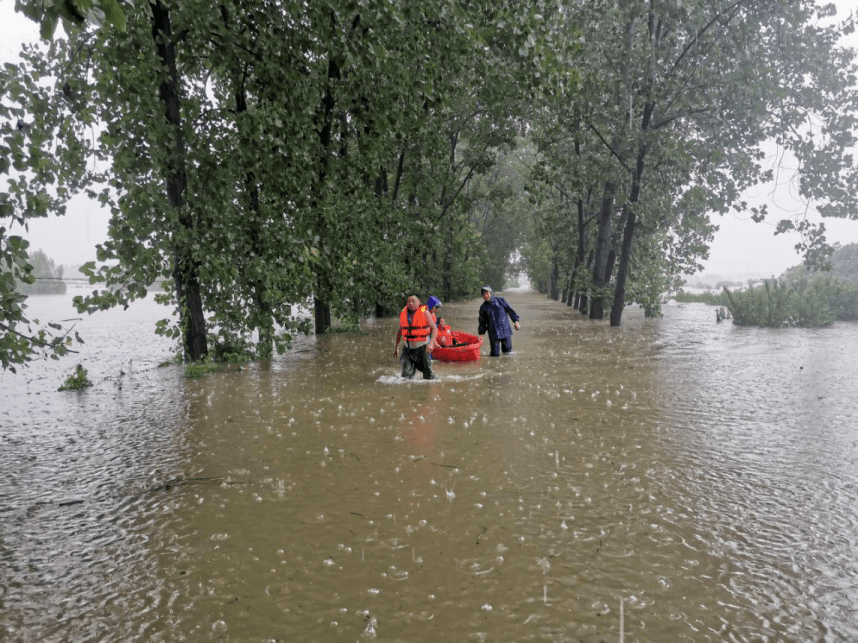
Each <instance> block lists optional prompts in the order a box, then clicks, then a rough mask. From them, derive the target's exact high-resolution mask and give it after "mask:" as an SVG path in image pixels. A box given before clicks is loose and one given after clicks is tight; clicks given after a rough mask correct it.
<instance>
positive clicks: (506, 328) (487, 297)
mask: <svg viewBox="0 0 858 643" xmlns="http://www.w3.org/2000/svg"><path fill="white" fill-rule="evenodd" d="M480 292H481V293H482V295H483V300H484V301H483V304H482V306H480V313H479V327H478V330H477V332H478V333H479V334H480V335H484V334H485V333H486V332H487V331H488V333H489V345H490V346H491V351H490V353H489V355H491V356H492V357H498V356H499V355H500V352H501V350H503V352H504V353H510V352H512V328H510V325H509V320H510V319H512V322H513V325H514V326H515V329H516V330H518V329H519V328H521V325H520V324H519V323H518V320H519V316H518V315H517V314H516V312H515V311H514V310H513V309H512V306H510V305H509V304H508V303H506V299H504V298H503V297H496V296H495V295H494V292H492V287H491V286H483V287H482V288H481V289H480Z"/></svg>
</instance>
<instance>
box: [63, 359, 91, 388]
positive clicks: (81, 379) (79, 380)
mask: <svg viewBox="0 0 858 643" xmlns="http://www.w3.org/2000/svg"><path fill="white" fill-rule="evenodd" d="M88 386H92V382H91V381H90V380H89V377H88V375H87V372H86V369H85V368H84V367H83V366H81V365H80V364H78V365H77V366H76V367H75V369H74V372H73V373H72V374H71V375H69V376H68V377H67V378H66V381H65V382H63V385H62V386H61V387H59V388H58V389H57V390H58V391H79V390H81V389H85V388H86V387H88Z"/></svg>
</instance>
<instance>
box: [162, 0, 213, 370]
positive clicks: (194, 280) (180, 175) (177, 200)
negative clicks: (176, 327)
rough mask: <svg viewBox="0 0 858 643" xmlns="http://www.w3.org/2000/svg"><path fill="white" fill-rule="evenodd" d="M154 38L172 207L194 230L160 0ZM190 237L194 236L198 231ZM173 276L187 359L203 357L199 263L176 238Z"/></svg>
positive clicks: (172, 58)
mask: <svg viewBox="0 0 858 643" xmlns="http://www.w3.org/2000/svg"><path fill="white" fill-rule="evenodd" d="M152 40H153V41H154V43H155V47H156V49H157V53H158V59H159V60H160V62H161V63H162V64H163V66H164V67H165V68H166V69H167V76H166V78H164V80H163V81H162V82H161V84H160V86H159V88H158V94H159V97H160V99H161V102H162V103H163V105H164V115H165V117H166V119H167V122H168V123H169V124H170V125H171V127H172V130H173V142H172V146H173V153H172V154H171V155H170V156H171V160H169V161H168V162H167V167H166V168H165V172H166V179H165V184H166V191H167V201H168V203H169V204H170V207H171V208H173V209H175V210H177V211H178V213H179V225H181V226H182V227H183V228H185V229H187V230H191V231H192V230H193V229H194V220H193V217H192V216H191V215H190V213H189V212H188V209H187V207H186V202H185V191H186V189H187V184H188V179H187V174H186V172H185V162H186V149H185V139H184V135H183V133H182V114H181V103H180V99H179V71H178V67H177V65H176V45H175V42H174V37H173V30H172V26H171V24H170V12H169V10H168V9H167V8H166V7H165V6H164V5H163V4H161V2H160V0H159V1H157V2H154V3H152ZM189 236H190V237H191V238H193V237H194V234H193V233H192V234H191V235H189ZM174 239H175V237H174ZM173 279H174V281H175V283H176V297H177V299H178V302H179V319H180V320H181V322H180V323H181V327H182V334H183V337H184V351H185V359H190V360H193V361H196V360H200V359H202V358H203V357H205V355H206V354H207V353H208V344H207V341H208V340H207V337H206V318H205V315H204V314H203V301H202V293H201V289H200V281H199V266H198V264H197V262H196V260H195V259H194V258H193V257H192V256H191V250H190V249H189V248H188V247H187V246H186V245H185V244H183V243H182V244H180V243H178V242H176V241H175V240H174V241H173Z"/></svg>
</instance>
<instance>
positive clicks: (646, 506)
mask: <svg viewBox="0 0 858 643" xmlns="http://www.w3.org/2000/svg"><path fill="white" fill-rule="evenodd" d="M506 294H507V298H508V300H509V301H510V303H511V304H512V305H513V307H514V308H515V309H516V310H517V311H518V312H519V314H520V315H521V317H522V329H521V331H520V332H518V333H516V335H515V342H514V344H515V350H516V353H515V354H514V355H512V356H507V357H501V358H494V359H493V358H489V357H488V356H487V355H485V353H486V352H487V350H486V349H484V355H483V358H482V359H481V360H480V361H478V362H474V363H470V364H443V363H437V362H436V367H435V368H436V372H437V373H438V375H439V376H440V377H439V379H438V380H437V381H431V382H428V381H427V382H424V381H422V380H417V381H410V382H403V381H401V380H400V378H399V377H398V372H399V364H398V362H397V361H396V360H395V359H394V358H393V356H392V353H393V350H392V347H393V339H394V335H395V324H396V321H395V320H394V319H383V320H367V321H366V322H365V323H364V325H363V330H364V333H363V334H361V335H348V334H340V335H329V336H325V337H321V338H318V339H316V338H306V339H302V340H301V341H299V342H298V343H297V344H296V347H295V349H294V351H293V352H292V353H291V354H290V355H288V356H285V357H283V358H279V359H276V360H274V361H273V362H272V363H270V364H253V365H250V366H247V367H245V368H243V369H241V370H233V371H230V372H224V373H219V374H212V375H208V376H206V377H203V378H201V379H196V380H186V379H184V378H183V375H182V369H181V367H180V366H168V367H162V368H158V367H157V364H158V363H159V362H161V361H163V360H164V359H166V358H167V357H168V356H169V349H170V346H169V345H167V344H165V343H163V342H161V341H160V340H159V339H157V338H155V336H154V335H153V334H152V332H151V328H152V320H154V319H157V318H158V317H159V316H160V313H161V311H160V310H159V309H158V308H157V306H156V305H154V304H151V303H149V302H141V303H139V304H135V305H134V306H132V308H131V309H130V310H129V311H127V312H122V311H114V312H110V313H107V314H106V315H103V316H98V315H96V316H93V317H92V318H88V319H86V320H84V321H83V322H82V323H81V324H80V330H81V333H82V334H83V335H84V337H85V339H87V340H88V343H87V345H86V346H85V347H84V350H83V352H82V353H81V354H80V355H79V356H77V357H76V358H72V359H69V360H65V361H62V362H60V363H59V364H53V363H52V364H36V365H34V366H32V367H31V368H29V369H24V370H23V372H20V373H19V374H18V375H11V374H9V373H4V374H0V385H2V394H0V640H3V641H14V642H19V641H22V642H29V641H39V642H42V641H49V642H54V641H56V642H60V641H147V642H148V641H164V642H172V641H193V642H196V641H241V642H244V641H248V642H251V641H257V642H266V641H347V642H355V641H357V642H365V641H370V640H377V641H390V642H394V641H402V642H418V641H419V642H423V641H425V642H427V643H428V642H432V643H436V642H438V641H465V642H468V641H476V642H483V641H514V642H517V641H576V642H577V641H585V642H590V641H592V642H597V641H627V642H628V641H655V642H663V641H771V642H774V641H778V642H804V641H831V642H834V641H854V640H858V559H856V549H858V502H856V494H858V325H855V324H837V325H835V326H834V327H832V328H828V329H822V330H771V329H747V328H739V327H734V326H732V325H730V324H729V323H721V324H716V323H715V312H714V310H713V309H712V308H709V307H706V306H703V305H685V306H676V305H668V306H666V307H665V315H664V317H663V318H661V319H649V320H648V319H644V318H643V316H642V315H641V313H640V312H639V311H638V310H636V309H633V308H630V309H628V310H627V311H626V314H625V316H624V322H623V324H624V325H623V327H622V328H619V329H616V328H614V329H612V328H610V327H609V326H608V325H607V322H590V321H588V320H586V319H582V318H580V316H578V315H577V314H576V313H573V312H571V311H570V310H569V309H568V308H566V307H565V306H563V305H562V304H560V303H558V302H552V301H548V300H546V299H545V298H544V297H543V296H541V295H539V294H536V293H532V292H515V291H510V292H508V293H506ZM69 299H70V296H69V297H47V298H40V299H34V300H31V306H32V308H31V309H32V310H33V311H34V316H40V317H41V318H42V319H43V320H46V319H49V318H54V319H64V318H68V317H74V316H75V315H74V314H73V313H71V312H69V311H70V308H66V307H61V304H65V303H66V302H67V301H68V300H69ZM478 304H479V300H477V299H475V300H473V301H470V302H466V303H458V304H453V305H448V306H445V307H444V313H445V317H446V319H447V321H448V322H449V323H450V324H451V325H452V326H453V327H454V328H456V329H460V330H467V331H471V332H473V331H474V330H475V329H476V317H477V307H478ZM77 361H82V362H83V364H84V366H85V367H86V368H88V369H89V371H90V377H91V379H93V380H94V381H95V382H96V385H95V386H94V387H92V388H90V389H88V390H85V391H83V392H65V393H59V392H57V391H56V389H57V387H58V386H59V385H60V384H61V382H62V380H63V379H64V377H65V376H66V375H68V374H69V373H70V372H71V370H72V369H73V367H74V364H75V363H77Z"/></svg>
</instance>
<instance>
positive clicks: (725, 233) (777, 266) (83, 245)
mask: <svg viewBox="0 0 858 643" xmlns="http://www.w3.org/2000/svg"><path fill="white" fill-rule="evenodd" d="M835 4H836V5H837V6H838V18H842V17H845V16H846V15H847V14H848V13H849V11H852V10H854V0H835ZM37 38H38V28H37V27H36V25H35V24H34V23H32V22H31V21H29V20H27V19H26V18H24V17H23V16H21V15H20V14H17V13H15V12H14V2H13V1H12V0H0V62H5V61H8V60H14V59H15V58H16V57H17V54H18V50H19V48H20V43H22V42H32V41H34V40H36V39H37ZM844 42H845V44H848V45H850V46H852V47H855V48H858V32H856V33H853V34H851V35H850V36H849V37H848V38H847V39H846V40H845V41H844ZM746 199H747V200H748V201H749V202H753V203H767V204H768V209H769V212H770V214H769V218H768V220H767V221H765V222H762V223H755V222H754V221H752V220H751V219H750V217H739V216H736V215H734V214H728V215H726V216H724V217H717V216H715V217H714V218H713V222H714V223H716V224H717V225H719V226H720V230H719V231H718V232H717V233H716V234H715V240H714V241H713V243H712V245H711V248H710V253H709V256H710V258H709V260H708V261H706V262H704V271H703V273H704V274H707V275H720V276H722V277H725V278H727V277H731V276H733V277H739V276H740V277H749V276H761V277H770V276H777V275H779V274H781V273H782V272H783V271H784V270H786V269H787V268H789V267H791V266H794V265H796V264H797V263H799V261H800V257H799V256H798V255H797V254H796V251H795V244H796V243H797V242H798V241H799V239H798V237H797V235H795V234H781V235H777V236H775V235H774V230H775V225H776V224H777V221H778V220H780V219H782V218H790V217H792V216H793V215H795V214H796V213H797V212H802V211H803V210H804V209H805V208H804V205H803V204H801V203H800V202H798V201H796V200H795V199H793V198H792V197H791V196H790V190H789V185H779V186H777V187H774V186H760V187H758V188H756V189H754V190H753V191H751V192H749V193H748V194H747V195H746ZM108 220H109V214H108V212H106V211H105V210H103V209H101V208H100V207H99V206H98V205H97V204H95V203H92V202H91V201H90V200H89V199H87V198H86V197H85V196H80V197H77V198H75V199H73V200H72V202H71V203H70V204H69V206H68V209H67V214H66V216H64V217H51V218H48V219H39V220H33V221H31V223H30V230H29V233H25V234H24V236H25V237H26V238H27V239H29V240H30V248H31V249H32V250H37V249H40V248H41V249H42V250H44V251H45V253H46V254H47V255H48V256H49V257H51V258H52V259H53V260H54V261H55V262H56V263H58V264H64V265H79V264H81V263H84V262H86V261H91V260H93V259H95V245H96V244H97V243H101V242H103V241H105V240H106V238H107V223H108ZM816 220H819V219H818V218H817V219H816ZM825 224H826V229H827V231H828V240H829V241H830V242H835V241H837V242H840V243H842V244H847V243H858V221H843V220H831V219H829V220H827V221H826V222H825ZM11 232H12V233H13V234H14V233H16V231H15V230H12V231H11ZM17 233H19V234H20V231H17ZM692 279H693V278H692Z"/></svg>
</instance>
